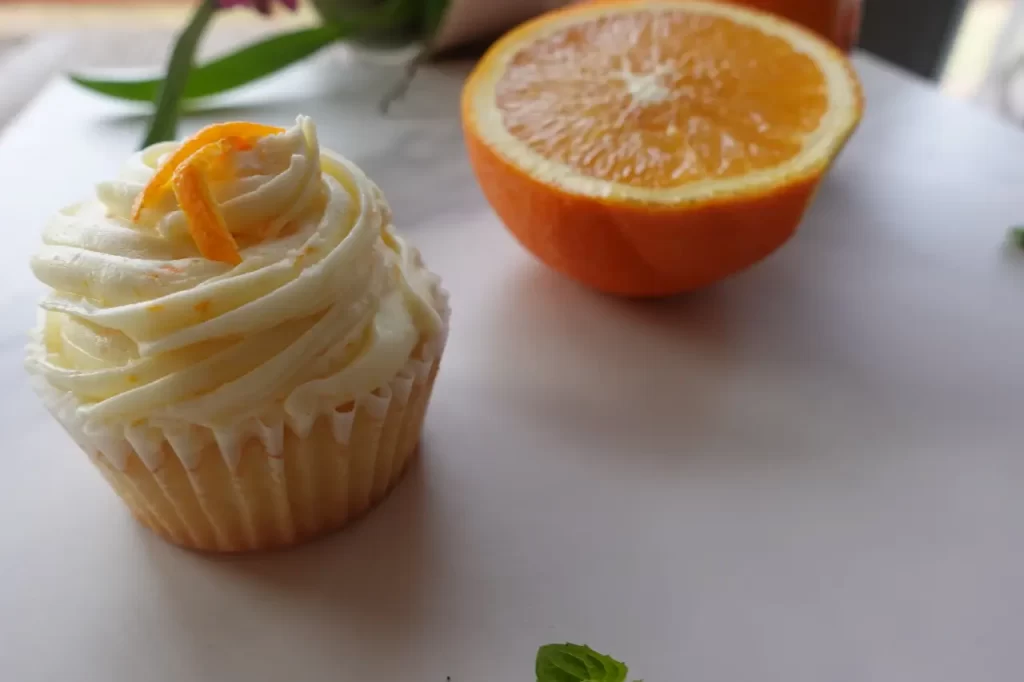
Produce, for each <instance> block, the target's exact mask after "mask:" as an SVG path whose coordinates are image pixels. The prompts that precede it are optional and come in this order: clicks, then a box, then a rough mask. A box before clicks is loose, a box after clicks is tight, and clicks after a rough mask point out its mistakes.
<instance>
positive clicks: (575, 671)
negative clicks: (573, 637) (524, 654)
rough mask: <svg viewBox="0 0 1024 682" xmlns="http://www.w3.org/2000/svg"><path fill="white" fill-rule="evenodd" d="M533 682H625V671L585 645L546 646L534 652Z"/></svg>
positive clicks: (618, 662) (623, 666)
mask: <svg viewBox="0 0 1024 682" xmlns="http://www.w3.org/2000/svg"><path fill="white" fill-rule="evenodd" d="M536 672H537V682H625V680H626V675H627V674H628V673H629V668H627V667H626V664H625V663H622V662H621V661H616V660H615V659H614V658H612V657H611V656H606V655H604V654H602V653H598V652H597V651H594V650H593V649H591V648H590V647H588V646H586V645H585V644H568V643H566V644H547V645H545V646H542V647H541V648H540V649H539V650H538V651H537V663H536Z"/></svg>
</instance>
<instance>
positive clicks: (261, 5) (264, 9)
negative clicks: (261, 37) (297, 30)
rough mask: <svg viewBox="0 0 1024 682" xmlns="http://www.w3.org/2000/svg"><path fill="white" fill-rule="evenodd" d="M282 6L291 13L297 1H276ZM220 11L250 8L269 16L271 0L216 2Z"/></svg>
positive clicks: (227, 0) (297, 4)
mask: <svg viewBox="0 0 1024 682" xmlns="http://www.w3.org/2000/svg"><path fill="white" fill-rule="evenodd" d="M278 1H279V2H280V3H281V4H282V5H284V6H285V7H287V8H288V9H290V10H292V11H293V12H294V11H295V10H296V9H298V7H299V0H278ZM217 4H218V5H219V6H220V7H221V9H230V8H232V7H250V8H252V9H254V10H256V11H257V12H259V13H260V14H263V15H269V14H270V9H271V6H272V4H273V0H217Z"/></svg>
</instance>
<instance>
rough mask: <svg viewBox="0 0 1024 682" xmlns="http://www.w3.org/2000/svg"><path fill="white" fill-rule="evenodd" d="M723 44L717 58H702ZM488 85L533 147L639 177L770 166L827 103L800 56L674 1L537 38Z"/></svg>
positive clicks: (676, 179) (590, 169)
mask: <svg viewBox="0 0 1024 682" xmlns="http://www.w3.org/2000/svg"><path fill="white" fill-rule="evenodd" d="M722 45H728V46H729V47H728V51H729V54H728V59H727V60H726V59H719V60H713V59H709V58H708V57H709V55H711V56H714V55H716V54H720V53H721V46H722ZM496 95H497V106H498V109H499V110H500V111H501V113H502V120H503V123H504V126H505V128H506V129H507V130H508V131H509V132H510V133H511V134H512V135H513V136H514V137H516V138H517V139H519V140H520V141H521V142H523V143H525V144H526V145H528V146H529V147H530V148H531V149H533V150H534V151H535V152H537V153H538V154H540V155H541V156H543V157H544V158H547V159H550V160H552V161H557V162H559V163H562V164H564V165H566V166H569V167H570V168H572V169H573V170H575V171H577V172H579V173H581V174H584V175H588V176H592V177H596V178H600V179H602V180H610V181H613V182H621V183H628V184H634V185H639V186H643V187H671V186H676V185H681V184H684V183H687V182H692V181H694V180H704V179H707V178H709V177H731V176H736V175H742V174H744V173H747V172H749V171H751V170H755V169H759V168H766V167H770V166H775V165H778V164H779V163H781V162H782V161H785V160H787V159H790V158H792V157H793V156H795V155H796V154H797V153H798V152H799V151H800V149H801V147H802V143H803V137H804V136H806V135H807V134H808V133H810V132H812V131H813V130H814V129H815V128H817V126H818V124H819V122H820V121H821V118H822V116H823V115H824V113H825V111H826V110H827V108H828V95H827V92H826V91H825V82H824V78H823V77H822V74H821V72H820V71H819V70H818V68H817V66H815V64H814V62H813V61H812V60H811V59H810V58H809V57H807V56H806V55H803V54H800V53H796V52H794V51H793V49H792V47H791V46H790V45H789V44H788V43H786V42H785V41H784V40H782V39H781V38H778V37H775V36H769V35H766V34H764V33H763V32H761V31H759V30H757V29H756V28H753V27H750V26H742V25H737V24H736V23H735V22H732V21H729V20H728V19H726V18H724V17H716V16H702V15H697V14H693V13H691V12H689V11H687V10H686V9H685V8H682V7H680V8H679V9H674V10H673V9H669V10H667V11H664V12H660V13H657V14H655V13H653V12H643V11H638V12H636V13H632V14H614V15H609V16H603V17H599V18H597V19H595V20H593V21H589V22H585V23H581V24H575V25H571V26H569V27H566V28H564V29H560V30H558V31H556V32H555V33H553V34H550V35H546V36H543V37H541V38H538V39H537V40H536V41H535V42H533V43H531V44H528V45H526V46H524V47H523V49H521V50H520V51H519V52H518V53H516V54H515V56H514V57H513V59H512V61H511V63H510V64H509V65H508V66H507V67H506V70H505V72H504V75H503V76H502V77H501V79H500V80H499V81H498V83H497V88H496Z"/></svg>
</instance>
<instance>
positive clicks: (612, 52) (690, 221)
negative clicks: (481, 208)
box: [462, 0, 863, 295]
mask: <svg viewBox="0 0 1024 682" xmlns="http://www.w3.org/2000/svg"><path fill="white" fill-rule="evenodd" d="M462 108H463V126H464V132H465V136H466V140H467V146H468V149H469V154H470V160H471V162H472V164H473V167H474V170H475V172H476V174H477V178H478V180H479V181H480V184H481V186H482V188H483V190H484V194H485V195H486V196H487V198H488V200H489V201H490V202H491V203H492V205H493V206H494V208H495V210H496V212H497V213H498V215H499V216H500V217H501V218H502V220H503V221H504V222H505V223H506V225H507V226H508V227H509V229H510V230H511V231H512V232H513V234H515V236H516V237H517V238H518V239H519V240H520V241H521V242H522V243H523V244H524V245H525V246H526V247H527V248H528V249H529V250H531V251H533V252H534V253H535V254H536V255H537V256H538V257H539V258H540V259H541V260H543V261H545V262H546V263H548V264H549V265H551V266H553V267H555V268H556V269H558V270H560V271H562V272H563V273H565V274H567V275H569V276H571V277H574V278H576V279H578V280H581V281H583V282H585V283H587V284H590V285H591V286H594V287H597V288H599V289H602V290H605V291H610V292H617V293H623V294H631V295H659V294H668V293H674V292H678V291H682V290H686V289H692V288H695V287H699V286H702V285H705V284H708V283H710V282H713V281H716V280H718V279H721V278H722V277H724V276H727V275H729V274H732V273H733V272H736V271H737V270H740V269H742V268H744V267H746V266H748V265H750V264H752V263H753V262H756V261H757V260H760V259H761V258H763V257H764V256H765V255H767V254H768V253H770V252H771V251H772V250H774V249H775V248H777V247H778V246H780V245H781V244H782V243H783V242H784V241H785V240H786V239H787V238H788V237H789V236H790V235H791V234H792V233H793V231H794V230H795V229H796V226H797V224H798V223H799V221H800V218H801V216H802V215H803V213H804V210H805V209H806V206H807V205H808V203H809V202H810V198H811V196H812V194H813V191H814V189H815V187H816V186H817V183H818V181H819V180H820V178H821V177H822V175H823V174H824V172H825V171H826V169H827V168H828V166H829V165H830V163H831V161H832V159H834V158H835V156H836V154H837V153H838V151H839V149H840V148H841V147H842V145H843V144H844V142H845V141H846V139H847V138H848V137H849V135H850V134H851V133H852V132H853V130H854V128H855V127H856V124H857V122H858V121H859V119H860V116H861V113H862V109H863V100H862V95H861V91H860V86H859V84H858V82H857V78H856V76H855V74H854V73H853V71H852V68H851V67H850V64H849V62H848V61H847V60H846V58H845V57H844V56H843V55H842V53H840V52H839V51H838V50H836V49H835V48H834V47H833V46H832V45H831V44H829V43H827V42H826V41H824V40H822V39H821V38H819V37H818V36H817V35H815V34H813V33H812V32H810V31H808V30H806V29H804V28H801V27H799V26H797V25H796V24H793V23H790V22H788V21H785V20H782V19H778V18H776V17H774V16H772V15H768V14H765V13H761V12H758V11H755V10H749V9H744V8H741V7H737V6H733V5H730V4H725V3H717V2H702V1H697V0H651V1H648V2H643V3H639V2H635V1H634V0H605V1H603V2H599V3H585V4H582V5H576V6H573V7H570V8H568V9H563V10H559V11H556V12H552V13H549V14H547V15H544V16H542V17H540V18H538V19H535V20H534V21H532V22H529V23H527V24H524V25H523V26H521V27H519V28H518V29H516V30H514V31H513V32H512V33H509V34H508V35H506V36H505V37H504V38H502V39H501V40H500V41H499V42H498V43H496V44H495V45H494V46H493V47H492V48H491V50H490V51H489V52H488V53H487V55H486V56H485V57H484V59H483V60H482V61H481V62H480V63H479V64H478V66H477V68H476V70H475V71H474V72H473V74H472V75H471V76H470V78H469V80H468V81H467V84H466V87H465V90H464V93H463V100H462Z"/></svg>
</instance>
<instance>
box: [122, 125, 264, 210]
mask: <svg viewBox="0 0 1024 682" xmlns="http://www.w3.org/2000/svg"><path fill="white" fill-rule="evenodd" d="M282 132H284V128H278V127H276V126H268V125H262V124H259V123H248V122H245V121H233V122H229V123H215V124H213V125H210V126H207V127H205V128H203V129H202V130H200V131H199V132H198V133H196V134H195V135H193V136H192V137H190V138H188V139H187V140H185V141H184V142H182V143H181V146H180V147H178V149H177V150H175V152H174V153H173V154H171V156H170V158H168V159H167V161H165V162H164V163H163V164H161V166H160V167H159V168H158V169H157V171H156V173H154V174H153V177H152V178H151V179H150V181H149V183H147V185H146V186H145V188H143V190H142V192H141V193H140V194H139V196H138V198H137V199H136V200H135V205H134V206H133V207H132V221H133V222H136V223H137V222H139V219H140V218H141V217H142V211H143V210H145V209H147V208H151V207H153V206H154V205H155V204H157V203H158V202H159V201H160V199H161V198H162V197H163V196H164V192H165V191H166V190H167V188H168V186H169V184H170V182H171V178H172V176H173V175H174V171H175V170H176V169H177V168H178V166H180V165H181V164H182V163H183V162H184V161H185V160H186V159H187V158H189V157H190V156H192V155H193V154H194V153H195V152H196V151H198V150H199V149H201V148H203V147H205V146H206V145H208V144H210V143H211V142H219V141H220V140H223V139H225V138H232V139H234V140H236V142H237V144H238V145H239V147H238V148H245V147H244V145H245V144H250V145H251V140H254V139H256V138H260V137H265V136H267V135H276V134H278V133H282ZM247 141H248V142H247Z"/></svg>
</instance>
